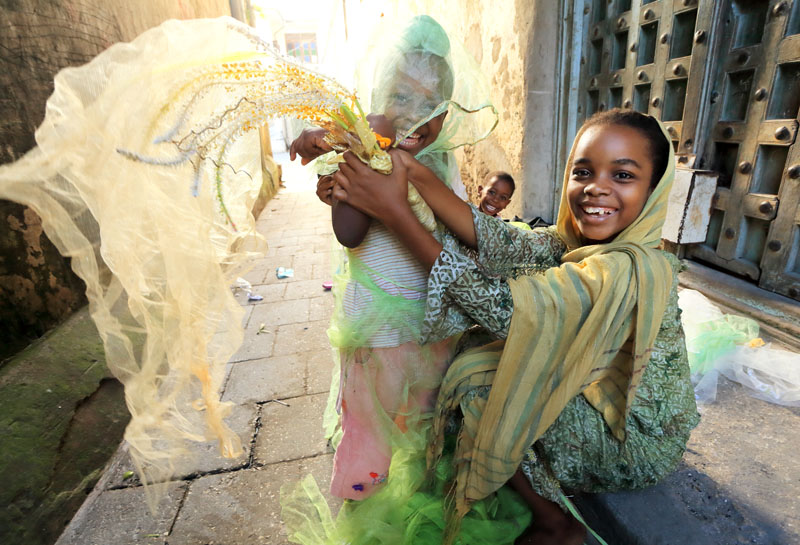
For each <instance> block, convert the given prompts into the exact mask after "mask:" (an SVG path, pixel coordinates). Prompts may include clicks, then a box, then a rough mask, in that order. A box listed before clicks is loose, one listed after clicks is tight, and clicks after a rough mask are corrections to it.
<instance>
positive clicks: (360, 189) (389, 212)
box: [333, 150, 442, 269]
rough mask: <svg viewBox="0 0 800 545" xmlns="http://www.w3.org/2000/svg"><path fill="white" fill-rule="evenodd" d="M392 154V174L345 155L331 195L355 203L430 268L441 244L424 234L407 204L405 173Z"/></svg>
mask: <svg viewBox="0 0 800 545" xmlns="http://www.w3.org/2000/svg"><path fill="white" fill-rule="evenodd" d="M396 153H397V151H396V150H393V151H392V158H393V163H394V170H393V172H392V173H391V174H390V175H388V176H386V175H384V174H380V173H378V172H375V171H374V170H372V169H371V168H369V167H368V166H367V165H365V164H364V163H362V162H361V161H359V160H358V159H357V158H356V157H355V156H354V155H353V154H351V153H345V155H344V157H345V161H346V163H342V164H341V165H340V167H339V172H337V173H335V174H334V175H333V178H334V180H336V186H334V189H333V194H334V197H335V198H336V199H339V200H340V201H342V200H346V201H348V202H351V201H352V203H354V204H356V205H357V206H358V207H359V209H362V210H363V211H364V212H365V213H367V214H368V215H369V216H371V217H374V218H377V219H378V220H380V221H381V223H383V224H384V225H385V226H386V227H387V228H388V229H389V230H390V231H391V232H392V233H393V234H394V235H395V236H396V237H397V239H398V240H399V241H400V242H401V243H402V244H403V245H404V246H405V247H406V248H408V249H409V250H410V251H411V253H412V254H413V255H414V256H415V257H416V258H417V259H418V260H419V261H420V263H422V264H423V265H424V266H425V267H426V268H428V269H430V268H431V267H432V266H433V264H434V263H435V262H436V259H437V258H438V257H439V253H441V251H442V245H441V244H440V243H439V242H438V241H437V240H436V239H435V238H434V237H433V235H432V234H431V233H430V232H429V231H427V230H426V229H425V228H424V227H423V226H422V224H421V223H420V222H419V220H418V219H417V218H416V216H414V213H413V212H412V211H411V206H410V205H409V204H408V181H407V180H408V177H407V175H408V172H407V170H406V168H405V166H404V165H403V163H402V161H400V160H399V159H397V156H396Z"/></svg>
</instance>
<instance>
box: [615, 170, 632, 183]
mask: <svg viewBox="0 0 800 545" xmlns="http://www.w3.org/2000/svg"><path fill="white" fill-rule="evenodd" d="M617 178H619V179H620V180H625V181H628V180H633V178H634V176H633V174H631V173H630V172H625V171H622V172H617Z"/></svg>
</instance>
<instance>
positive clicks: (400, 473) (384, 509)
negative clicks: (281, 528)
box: [281, 445, 531, 545]
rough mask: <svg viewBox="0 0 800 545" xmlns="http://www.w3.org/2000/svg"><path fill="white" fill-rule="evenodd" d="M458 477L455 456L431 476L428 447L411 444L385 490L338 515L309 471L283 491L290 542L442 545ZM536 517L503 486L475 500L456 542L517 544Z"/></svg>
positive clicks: (395, 460) (397, 458)
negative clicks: (450, 497) (453, 482)
mask: <svg viewBox="0 0 800 545" xmlns="http://www.w3.org/2000/svg"><path fill="white" fill-rule="evenodd" d="M416 447H419V445H416ZM450 450H451V451H452V449H450ZM453 476H454V471H453V468H452V457H451V456H444V457H443V458H442V460H441V461H440V462H439V464H438V465H437V467H436V468H435V471H434V472H433V474H432V475H431V474H429V473H428V472H427V471H426V464H425V450H424V448H415V447H410V446H407V447H404V448H401V449H399V450H395V452H394V454H393V456H392V464H391V467H390V470H389V478H388V479H387V481H386V485H385V486H384V487H383V488H382V489H381V490H380V491H378V492H377V493H375V494H374V495H373V496H371V497H369V498H367V499H366V500H363V501H357V502H356V501H347V502H345V503H344V505H343V506H342V508H341V509H340V510H339V513H338V514H336V515H334V514H333V513H332V512H331V509H330V507H329V504H328V501H327V500H326V496H325V495H324V494H323V493H322V492H321V491H320V489H319V487H318V486H317V483H316V481H315V480H314V478H313V476H311V475H308V476H306V477H305V479H303V480H302V481H301V482H300V483H296V484H293V485H287V486H285V487H284V488H283V489H282V490H281V506H282V517H283V521H284V524H285V525H286V529H287V533H288V538H289V541H291V542H292V543H300V544H302V545H320V544H337V545H344V544H348V545H401V544H408V545H411V544H413V545H420V544H430V545H440V544H441V543H442V535H443V531H444V527H445V520H444V513H445V502H446V501H448V496H447V493H446V491H447V489H448V487H449V485H450V483H451V479H452V478H453ZM530 522H531V512H530V510H529V509H528V507H527V505H526V504H525V502H524V501H523V500H522V498H520V497H519V496H518V495H517V493H516V492H514V491H513V490H511V489H510V488H508V487H503V488H501V489H500V490H498V491H497V492H496V493H495V494H493V495H491V496H490V497H488V498H486V499H484V500H482V501H480V502H477V503H476V504H474V506H473V509H472V510H471V511H470V513H469V514H468V515H467V517H466V518H465V519H464V522H463V524H462V526H461V532H460V534H459V537H458V539H457V541H456V543H457V544H460V545H502V544H512V543H514V540H515V539H516V538H517V537H519V536H520V535H521V534H522V532H523V531H524V530H525V528H527V527H528V525H529V524H530Z"/></svg>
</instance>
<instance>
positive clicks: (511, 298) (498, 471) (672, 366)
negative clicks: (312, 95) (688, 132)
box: [334, 110, 698, 545]
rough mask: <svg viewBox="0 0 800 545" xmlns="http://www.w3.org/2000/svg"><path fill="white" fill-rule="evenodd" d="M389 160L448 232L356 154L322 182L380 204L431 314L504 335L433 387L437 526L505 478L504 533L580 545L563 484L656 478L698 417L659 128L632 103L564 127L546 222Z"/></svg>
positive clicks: (346, 195) (456, 517)
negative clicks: (424, 287) (669, 249)
mask: <svg viewBox="0 0 800 545" xmlns="http://www.w3.org/2000/svg"><path fill="white" fill-rule="evenodd" d="M394 160H395V165H396V173H397V174H396V175H397V176H399V177H401V178H402V179H405V177H406V176H407V177H408V178H410V179H411V180H412V181H413V182H414V183H415V186H416V187H417V189H418V190H419V192H420V194H422V195H423V197H424V198H425V199H426V201H427V202H428V203H429V205H430V206H431V207H432V208H433V210H434V212H435V213H436V214H437V216H438V217H439V218H440V220H441V221H443V222H444V223H445V224H446V225H447V226H448V227H449V228H450V230H451V231H452V232H453V233H455V235H456V236H457V237H458V238H459V239H460V243H459V242H458V241H456V240H454V239H445V240H444V241H443V243H440V242H438V241H436V240H434V239H433V238H432V237H430V236H429V235H427V234H425V233H424V232H423V231H421V230H420V229H419V228H418V227H417V226H416V225H415V224H414V223H415V222H414V220H413V217H412V216H410V215H409V213H408V211H407V210H406V209H407V205H405V204H404V187H403V186H402V185H401V184H397V183H391V184H388V183H387V185H391V187H392V188H393V190H392V191H386V190H384V191H382V192H376V191H373V190H372V188H373V187H374V185H375V184H374V183H372V184H370V183H368V182H369V179H368V178H369V176H368V173H367V172H366V170H368V169H366V170H365V169H362V167H361V165H359V164H357V162H354V161H353V160H352V158H348V162H347V165H343V166H342V169H341V172H340V173H339V174H337V176H336V181H337V189H335V191H334V193H335V194H336V196H337V198H339V199H343V200H346V201H347V202H348V203H350V204H351V205H353V206H355V207H357V208H359V209H361V210H363V211H365V212H367V213H369V214H370V215H372V216H374V217H379V218H381V221H383V222H384V224H385V225H386V226H387V228H389V229H390V230H392V231H393V232H394V233H396V234H397V236H398V238H400V239H401V240H402V241H403V242H404V243H405V244H406V245H407V247H408V248H409V249H411V250H412V251H413V252H414V254H415V255H416V256H417V258H418V259H419V260H420V262H421V263H422V264H423V265H424V266H425V267H429V268H430V269H431V274H430V278H429V281H428V307H427V314H426V326H428V327H429V328H431V330H437V331H441V330H443V329H446V328H447V326H448V324H459V327H461V326H462V324H463V320H464V319H471V320H473V321H474V322H477V323H478V324H480V325H481V326H483V328H484V329H485V330H486V331H488V333H490V334H491V335H492V336H493V337H495V338H497V339H499V340H497V341H495V342H492V343H490V344H484V345H482V346H476V347H474V348H472V349H469V350H467V351H465V352H463V353H462V354H461V355H460V356H458V357H457V358H456V360H455V361H454V363H453V364H452V365H451V367H450V368H449V370H448V373H447V375H446V376H445V379H444V381H443V383H442V387H441V390H440V394H439V399H438V402H437V412H438V416H437V420H436V423H435V438H434V441H433V443H432V445H431V448H430V450H429V463H430V465H431V467H433V466H434V465H435V464H436V461H437V460H438V459H439V457H440V456H442V454H443V449H444V443H445V436H446V434H445V431H446V430H448V429H449V430H452V429H453V428H454V427H455V428H457V429H458V437H457V443H456V447H455V453H454V455H453V459H454V460H455V461H456V467H455V476H454V480H455V484H454V487H453V489H452V491H451V494H452V497H453V498H454V501H453V502H447V503H446V505H448V506H449V507H450V509H449V511H448V516H447V525H446V528H445V534H444V538H443V541H444V542H445V543H450V542H452V541H453V540H454V539H455V537H456V535H458V531H459V529H460V528H461V522H462V520H463V519H464V517H465V515H466V514H467V513H469V512H470V510H471V509H472V508H473V507H474V506H477V505H478V504H480V503H481V502H482V501H484V500H486V499H487V498H491V497H492V496H493V494H494V493H496V492H497V491H498V489H500V488H501V487H502V486H503V485H504V484H505V483H509V484H510V485H511V487H513V488H514V489H516V490H517V491H518V492H519V493H520V494H521V496H522V497H523V498H524V499H525V501H526V502H527V504H528V506H529V508H530V510H531V512H532V514H533V523H532V524H531V526H530V527H529V528H528V530H527V532H526V533H525V534H524V535H522V536H521V537H520V538H519V540H518V541H517V543H536V544H540V545H549V544H567V545H570V544H576V545H577V544H580V543H582V542H583V538H584V535H585V531H584V530H583V528H582V527H581V525H580V524H578V523H577V521H576V520H575V519H574V518H573V517H572V515H569V514H567V513H565V511H564V510H562V509H566V507H568V506H569V502H568V500H566V498H565V496H564V494H563V493H562V492H561V487H562V486H563V487H565V488H569V489H571V490H576V491H589V492H599V491H609V490H620V489H632V488H642V487H646V486H650V485H653V484H655V483H656V482H658V481H659V480H660V479H661V478H662V477H664V476H665V475H666V474H667V473H669V472H670V471H672V470H673V469H674V467H675V466H676V465H677V463H678V461H679V460H680V458H681V456H682V454H683V451H684V450H685V446H686V441H687V440H688V437H689V432H690V431H691V429H692V428H693V427H694V426H695V425H696V424H697V421H698V416H697V411H696V406H695V402H694V394H693V391H692V388H691V383H690V381H689V370H688V364H687V359H686V350H685V344H684V339H683V332H682V330H681V326H680V320H679V311H678V307H677V293H676V286H677V271H678V269H679V263H678V261H677V260H676V259H675V258H674V256H671V255H670V254H668V253H666V252H663V251H661V250H659V249H658V245H659V243H660V234H661V227H662V225H663V222H664V217H665V214H666V204H667V198H668V194H669V189H670V186H671V184H672V178H673V173H674V154H673V152H672V147H671V145H670V143H669V139H668V137H667V136H666V134H665V133H664V132H663V130H662V128H661V126H660V125H659V123H658V121H656V120H655V119H654V118H651V117H648V116H645V115H642V114H639V113H636V112H630V111H623V110H612V111H609V112H605V113H602V114H599V115H596V116H593V117H592V118H590V119H589V120H588V121H587V122H586V123H585V125H584V126H583V127H582V128H581V130H580V131H579V133H578V135H577V136H576V139H575V143H574V145H573V149H572V153H571V154H570V158H569V160H568V167H567V172H566V174H565V179H564V188H563V191H562V197H561V207H560V210H559V214H558V220H557V223H556V225H555V226H553V227H550V228H547V229H535V230H533V231H529V232H525V231H520V230H517V229H514V228H513V227H509V226H508V225H506V224H505V223H503V222H502V221H498V220H497V219H495V218H491V217H488V216H486V215H485V214H481V213H479V212H478V211H477V210H476V209H475V208H471V207H469V205H466V204H464V203H460V202H458V201H457V199H453V198H451V197H450V196H449V195H448V194H447V193H445V192H444V191H442V190H441V188H440V187H439V184H437V183H436V182H435V179H434V178H432V177H431V176H428V175H426V173H425V172H424V171H422V170H421V169H419V168H418V167H417V166H415V165H414V164H413V163H408V165H409V169H410V170H409V172H408V173H406V172H403V170H404V169H403V167H402V165H403V164H405V163H406V157H405V156H403V155H402V154H397V153H396V154H395V156H394ZM398 165H399V166H400V168H397V166H398ZM374 176H380V175H378V174H374ZM384 178H386V177H384ZM389 178H391V177H389ZM417 225H418V223H417ZM462 245H463V246H462ZM464 246H466V247H467V248H469V249H471V250H467V249H466V248H464ZM470 255H472V256H473V257H470ZM464 524H465V527H466V522H465V523H464ZM465 543H466V541H465Z"/></svg>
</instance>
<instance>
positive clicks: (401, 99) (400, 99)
mask: <svg viewBox="0 0 800 545" xmlns="http://www.w3.org/2000/svg"><path fill="white" fill-rule="evenodd" d="M392 101H394V103H395V104H400V105H403V104H407V103H408V96H407V95H401V94H400V93H395V94H393V95H392Z"/></svg>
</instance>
